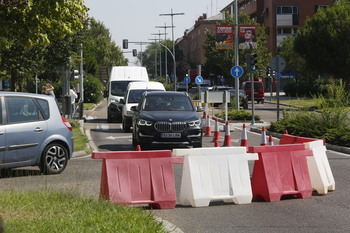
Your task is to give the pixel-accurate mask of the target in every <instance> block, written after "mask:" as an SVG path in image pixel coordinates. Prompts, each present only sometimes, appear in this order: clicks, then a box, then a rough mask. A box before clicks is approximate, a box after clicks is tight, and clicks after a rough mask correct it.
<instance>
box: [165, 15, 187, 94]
mask: <svg viewBox="0 0 350 233" xmlns="http://www.w3.org/2000/svg"><path fill="white" fill-rule="evenodd" d="M184 14H185V13H173V9H171V13H170V14H160V15H159V16H171V29H172V40H173V53H172V55H173V56H174V90H175V91H176V61H175V41H174V15H184Z"/></svg>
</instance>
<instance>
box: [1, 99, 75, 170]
mask: <svg viewBox="0 0 350 233" xmlns="http://www.w3.org/2000/svg"><path fill="white" fill-rule="evenodd" d="M72 153H73V134H72V126H71V125H70V123H69V122H68V121H67V120H66V119H65V118H64V117H63V116H62V115H61V112H60V109H59V107H58V105H57V102H56V100H55V98H54V97H52V96H48V95H40V94H39V95H38V94H30V93H19V92H0V161H1V163H0V170H3V169H12V168H18V167H25V166H39V168H40V170H41V172H42V173H44V174H59V173H61V172H62V171H63V170H64V169H65V168H66V166H67V163H68V160H69V159H70V158H71V155H72Z"/></svg>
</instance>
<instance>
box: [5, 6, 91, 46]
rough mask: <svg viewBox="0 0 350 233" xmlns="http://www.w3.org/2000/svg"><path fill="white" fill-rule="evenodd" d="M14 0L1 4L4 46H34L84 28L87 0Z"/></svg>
mask: <svg viewBox="0 0 350 233" xmlns="http://www.w3.org/2000/svg"><path fill="white" fill-rule="evenodd" d="M10 2H11V1H4V4H2V5H0V21H1V24H0V50H3V49H10V48H11V47H12V46H13V45H14V44H20V45H23V46H26V47H32V46H35V45H48V44H50V42H51V41H52V40H58V39H63V38H65V37H66V36H68V35H72V34H74V33H75V32H77V31H79V30H81V29H82V27H83V22H84V20H85V19H86V14H87V8H86V7H85V6H84V5H83V2H84V1H83V0H74V1H71V0H55V1H47V0H27V1H19V0H17V1H13V3H15V4H10ZM6 3H8V4H6Z"/></svg>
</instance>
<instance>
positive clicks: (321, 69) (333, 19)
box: [294, 1, 350, 83]
mask: <svg viewBox="0 0 350 233" xmlns="http://www.w3.org/2000/svg"><path fill="white" fill-rule="evenodd" d="M294 48H295V51H296V52H297V53H298V54H300V56H301V57H302V58H303V59H304V60H305V65H306V67H307V68H308V69H311V70H313V71H315V72H318V74H326V75H330V76H333V77H334V78H337V79H343V80H345V81H346V82H348V83H349V82H350V69H349V65H350V3H349V2H347V1H339V2H337V3H335V4H334V5H333V7H328V8H324V9H319V10H318V11H317V13H316V14H315V15H314V16H313V17H312V18H309V19H308V20H306V22H305V26H304V27H303V28H301V29H300V30H299V31H298V33H297V35H296V37H295V42H294Z"/></svg>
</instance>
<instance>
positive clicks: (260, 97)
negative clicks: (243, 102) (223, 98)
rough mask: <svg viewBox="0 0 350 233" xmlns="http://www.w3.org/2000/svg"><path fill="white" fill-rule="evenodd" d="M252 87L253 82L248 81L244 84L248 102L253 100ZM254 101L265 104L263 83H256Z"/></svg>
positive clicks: (243, 87)
mask: <svg viewBox="0 0 350 233" xmlns="http://www.w3.org/2000/svg"><path fill="white" fill-rule="evenodd" d="M251 85H252V82H251V81H247V82H244V83H243V84H242V89H243V90H244V93H245V94H246V95H247V96H248V100H251V93H252V92H251ZM254 100H255V101H256V102H257V103H262V104H263V103H264V102H265V90H264V84H263V82H261V81H254Z"/></svg>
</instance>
